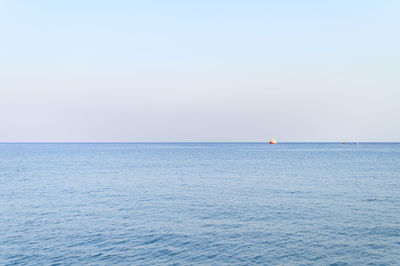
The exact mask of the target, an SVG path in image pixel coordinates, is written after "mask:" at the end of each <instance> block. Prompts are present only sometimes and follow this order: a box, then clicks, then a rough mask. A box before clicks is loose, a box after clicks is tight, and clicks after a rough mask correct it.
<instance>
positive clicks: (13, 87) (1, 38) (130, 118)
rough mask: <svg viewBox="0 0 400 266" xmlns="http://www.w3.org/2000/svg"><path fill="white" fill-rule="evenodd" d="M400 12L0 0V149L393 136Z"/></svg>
mask: <svg viewBox="0 0 400 266" xmlns="http://www.w3.org/2000/svg"><path fill="white" fill-rule="evenodd" d="M399 14H400V1H395V0H393V1H389V0H382V1H368V0H360V1H357V0H354V1H349V0H345V1H344V0H337V1H330V0H328V1H318V0H315V1H307V0H304V1H297V0H296V1H295V0H293V1H288V0H283V1H253V0H248V1H244V0H243V1H228V0H226V1H224V0H201V1H173V0H170V1H162V0H159V1H149V0H142V1H123V0H116V1H94V0H92V1H91V0H87V1H81V0H68V1H67V0H64V1H51V0H47V1H44V0H35V1H31V0H0V142H81V141H82V142H92V141H93V142H103V141H104V142H153V141H154V142H169V141H171V142H175V141H178V142H179V141H182V142H188V141H189V142H190V141H194V142H197V141H198V142H203V141H204V142H208V141H227V142H230V141H240V142H241V141H244V142H247V141H249V142H259V141H266V140H268V139H270V138H272V137H274V138H276V139H277V140H278V142H279V141H360V142H362V141H396V142H397V141H400V16H399Z"/></svg>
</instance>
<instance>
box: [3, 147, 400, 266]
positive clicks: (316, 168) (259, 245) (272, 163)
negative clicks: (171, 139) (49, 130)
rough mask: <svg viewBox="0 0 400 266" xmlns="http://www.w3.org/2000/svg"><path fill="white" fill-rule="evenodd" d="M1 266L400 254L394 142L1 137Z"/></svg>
mask: <svg viewBox="0 0 400 266" xmlns="http://www.w3.org/2000/svg"><path fill="white" fill-rule="evenodd" d="M0 265H400V143H359V144H358V145H355V144H354V143H347V144H343V143H278V144H276V145H269V144H266V143H2V144H0Z"/></svg>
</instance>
